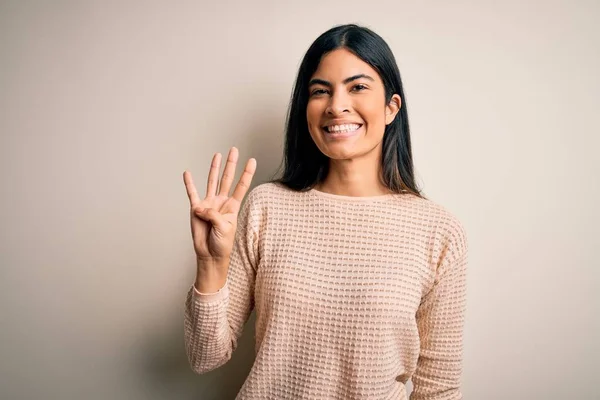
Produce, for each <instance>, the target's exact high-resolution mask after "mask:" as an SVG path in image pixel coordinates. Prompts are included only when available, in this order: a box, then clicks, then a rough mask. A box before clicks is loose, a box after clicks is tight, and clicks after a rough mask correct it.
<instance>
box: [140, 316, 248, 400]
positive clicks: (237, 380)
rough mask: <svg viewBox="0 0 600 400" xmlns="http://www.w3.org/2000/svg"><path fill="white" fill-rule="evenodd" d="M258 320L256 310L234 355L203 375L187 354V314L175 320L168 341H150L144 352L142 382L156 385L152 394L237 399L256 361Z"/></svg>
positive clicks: (194, 399) (190, 398) (191, 399)
mask: <svg viewBox="0 0 600 400" xmlns="http://www.w3.org/2000/svg"><path fill="white" fill-rule="evenodd" d="M255 320H256V316H255V312H252V314H251V315H250V319H249V320H248V323H247V324H246V326H245V327H244V332H243V334H242V336H241V337H240V340H239V342H238V347H237V348H236V350H235V351H234V352H233V355H232V357H231V359H230V360H229V361H228V362H227V363H226V364H225V365H223V366H221V367H219V368H217V369H215V370H213V371H210V372H207V373H205V374H202V375H198V374H196V373H194V372H193V371H192V369H191V367H190V364H189V362H188V360H187V357H186V355H185V347H184V341H183V315H182V316H181V318H180V319H177V320H174V322H173V324H172V326H173V329H172V332H171V334H170V335H168V336H167V337H166V339H164V338H163V340H164V342H162V343H161V342H160V341H159V340H156V341H154V342H149V343H148V347H147V349H146V351H143V352H142V354H143V355H144V358H143V359H142V360H141V362H142V365H141V371H140V372H141V373H142V374H143V375H144V376H143V377H142V382H145V383H146V384H151V385H152V388H151V390H152V392H153V395H152V398H161V399H167V398H172V397H177V398H178V399H182V400H200V399H202V400H228V399H231V400H233V399H235V396H236V395H237V393H238V391H239V390H240V388H241V387H242V385H243V384H244V381H245V380H246V377H247V376H248V373H249V372H250V369H251V368H252V364H253V362H254V333H255V330H254V324H255ZM146 389H148V388H146Z"/></svg>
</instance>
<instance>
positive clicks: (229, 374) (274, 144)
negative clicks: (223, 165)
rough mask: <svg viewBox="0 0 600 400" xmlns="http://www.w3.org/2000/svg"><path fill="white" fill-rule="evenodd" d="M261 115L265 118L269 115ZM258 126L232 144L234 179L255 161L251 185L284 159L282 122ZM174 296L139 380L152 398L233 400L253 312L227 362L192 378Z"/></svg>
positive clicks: (251, 352) (245, 365)
mask: <svg viewBox="0 0 600 400" xmlns="http://www.w3.org/2000/svg"><path fill="white" fill-rule="evenodd" d="M263 115H267V116H268V115H272V113H264V114H263ZM260 122H261V123H260V126H255V127H254V128H253V129H251V130H250V131H249V132H248V133H249V134H247V135H242V140H241V141H240V142H239V143H233V144H232V145H235V146H237V147H238V148H239V149H240V156H241V157H240V163H239V165H238V171H237V174H236V180H237V179H238V177H239V176H240V173H241V170H242V169H243V166H244V165H245V162H246V160H247V159H248V158H250V157H254V158H256V159H257V167H258V168H257V171H256V175H255V177H254V180H253V184H252V187H255V186H257V185H258V184H260V183H263V182H266V181H268V180H269V179H270V178H271V177H272V175H273V174H274V173H275V171H276V170H277V168H278V167H279V163H280V161H281V158H282V155H283V150H282V149H283V146H282V143H283V122H282V120H281V119H278V120H274V119H273V118H272V119H269V118H264V119H262V120H261V121H260ZM278 125H280V126H278ZM215 151H223V150H215ZM182 212H185V210H183V211H182ZM179 298H180V300H181V301H180V306H181V308H180V310H181V313H180V314H179V315H176V316H174V318H173V321H172V323H170V324H169V326H170V327H171V328H170V329H169V332H168V334H167V335H154V336H152V337H151V338H150V340H149V342H148V343H147V344H146V347H145V348H143V349H141V351H140V353H139V355H140V358H139V360H140V362H141V366H140V373H141V374H142V375H143V376H142V377H141V381H142V382H144V383H145V384H151V385H152V388H151V390H152V392H153V393H152V398H172V396H175V397H177V398H179V399H185V400H188V399H189V400H199V399H202V400H227V399H232V400H233V399H235V396H236V395H237V393H238V392H239V390H240V388H241V387H242V385H243V384H244V381H245V380H246V377H247V376H248V373H249V372H250V369H251V368H252V364H253V363H254V359H255V346H254V338H255V321H256V312H255V311H253V312H252V313H251V315H250V318H249V319H248V322H247V324H246V325H245V327H244V331H243V333H242V336H241V337H240V339H239V341H238V346H237V348H236V350H235V351H234V352H233V354H232V357H231V359H230V360H229V361H228V362H227V363H226V364H225V365H223V366H221V367H220V368H217V369H216V370H214V371H210V372H207V373H205V374H202V375H197V374H195V373H194V372H193V371H192V370H191V367H190V365H189V362H188V360H187V357H186V354H185V347H184V340H183V304H184V301H185V293H182V294H181V296H179ZM145 389H146V390H148V389H150V388H145Z"/></svg>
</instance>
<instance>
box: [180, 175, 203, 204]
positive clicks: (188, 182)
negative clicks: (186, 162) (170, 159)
mask: <svg viewBox="0 0 600 400" xmlns="http://www.w3.org/2000/svg"><path fill="white" fill-rule="evenodd" d="M183 183H184V184H185V190H186V191H187V195H188V198H189V199H190V206H192V207H194V206H195V205H196V204H198V203H199V202H200V197H199V196H198V191H197V190H196V186H195V185H194V180H193V179H192V173H191V172H189V171H184V172H183Z"/></svg>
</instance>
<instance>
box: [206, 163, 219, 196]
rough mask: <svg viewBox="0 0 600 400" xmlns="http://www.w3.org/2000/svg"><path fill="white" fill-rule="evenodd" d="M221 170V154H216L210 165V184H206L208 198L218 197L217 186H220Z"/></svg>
mask: <svg viewBox="0 0 600 400" xmlns="http://www.w3.org/2000/svg"><path fill="white" fill-rule="evenodd" d="M220 169H221V153H216V154H215V155H214V156H213V158H212V162H211V163H210V171H209V172H208V182H207V184H206V197H207V198H208V197H212V196H216V195H217V186H218V185H219V170H220Z"/></svg>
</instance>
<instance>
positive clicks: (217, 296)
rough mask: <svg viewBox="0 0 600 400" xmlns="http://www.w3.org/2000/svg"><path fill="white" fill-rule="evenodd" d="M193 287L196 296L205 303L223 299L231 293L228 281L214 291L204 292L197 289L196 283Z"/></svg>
mask: <svg viewBox="0 0 600 400" xmlns="http://www.w3.org/2000/svg"><path fill="white" fill-rule="evenodd" d="M192 288H193V290H194V297H196V298H197V299H198V300H200V301H201V302H203V303H208V302H212V301H219V300H222V299H224V298H225V297H227V295H228V294H229V287H228V285H227V281H226V282H225V285H223V287H222V288H221V289H219V290H218V291H216V292H214V293H202V292H200V291H199V290H198V289H196V285H192Z"/></svg>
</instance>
